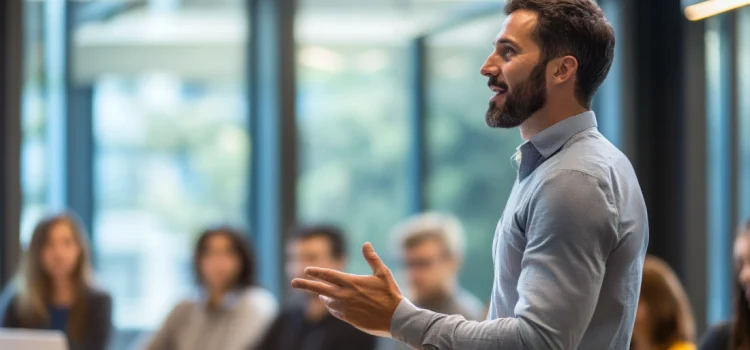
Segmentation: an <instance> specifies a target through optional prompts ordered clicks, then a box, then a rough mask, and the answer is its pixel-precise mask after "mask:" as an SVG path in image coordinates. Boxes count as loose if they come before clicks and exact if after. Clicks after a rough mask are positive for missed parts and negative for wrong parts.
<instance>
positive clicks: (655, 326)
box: [631, 256, 695, 350]
mask: <svg viewBox="0 0 750 350" xmlns="http://www.w3.org/2000/svg"><path fill="white" fill-rule="evenodd" d="M694 334H695V321H694V319H693V312H692V310H691V309H690V303H689V302H688V298H687V295H686V294H685V290H684V289H683V288H682V285H681V284H680V281H679V280H678V279H677V276H676V275H675V273H674V271H672V269H671V268H670V267H669V266H668V265H667V264H666V263H665V262H664V261H663V260H661V259H659V258H657V257H654V256H647V257H646V261H645V262H644V264H643V281H642V282H641V296H640V299H639V301H638V310H637V313H636V316H635V327H634V328H633V340H632V345H631V349H634V350H692V349H695V345H694V344H693V343H692V341H693V337H694Z"/></svg>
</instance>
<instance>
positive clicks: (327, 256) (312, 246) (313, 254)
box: [286, 236, 344, 279]
mask: <svg viewBox="0 0 750 350" xmlns="http://www.w3.org/2000/svg"><path fill="white" fill-rule="evenodd" d="M310 266H315V267H322V268H327V269H334V270H339V271H341V270H343V268H344V261H343V259H336V258H335V257H334V256H333V252H332V251H331V243H330V240H329V239H328V238H326V237H318V236H313V237H310V238H304V239H295V240H293V241H291V242H289V244H287V247H286V274H287V277H289V279H294V278H301V277H305V276H304V275H305V268H307V267H310Z"/></svg>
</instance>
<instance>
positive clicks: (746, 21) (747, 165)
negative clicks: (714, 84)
mask: <svg viewBox="0 0 750 350" xmlns="http://www.w3.org/2000/svg"><path fill="white" fill-rule="evenodd" d="M737 15H738V16H739V18H738V19H737V23H738V25H739V28H738V32H737V39H738V45H739V47H738V48H737V52H738V53H739V57H738V58H737V62H738V64H737V68H738V69H739V72H738V73H739V91H738V92H737V96H743V97H744V96H750V66H748V65H747V62H750V7H745V8H743V9H741V10H739V11H738V13H737ZM743 97H740V98H739V103H740V106H739V133H738V135H739V146H740V151H739V155H740V164H739V168H740V177H739V178H740V219H741V220H750V137H749V135H750V99H747V98H743Z"/></svg>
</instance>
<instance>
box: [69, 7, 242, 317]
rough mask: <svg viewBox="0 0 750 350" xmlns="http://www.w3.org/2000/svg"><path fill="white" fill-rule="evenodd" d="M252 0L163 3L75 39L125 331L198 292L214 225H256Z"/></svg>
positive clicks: (103, 265) (104, 267)
mask: <svg viewBox="0 0 750 350" xmlns="http://www.w3.org/2000/svg"><path fill="white" fill-rule="evenodd" d="M245 13H246V11H245V10H244V8H243V5H242V2H239V1H235V2H227V1H189V2H175V1H151V2H149V3H148V4H147V5H145V6H142V7H134V8H132V9H130V10H128V11H126V12H124V13H120V14H118V15H117V16H114V17H113V18H111V19H109V20H106V21H98V22H90V23H86V24H84V25H83V26H81V27H79V28H77V29H76V31H75V33H74V45H73V49H74V54H73V57H74V62H73V67H74V71H75V73H76V74H75V76H74V77H73V84H74V85H75V87H76V88H83V89H91V91H92V98H91V101H90V102H91V104H92V109H91V110H92V116H91V118H93V125H94V127H93V129H94V145H95V149H94V163H93V166H94V169H93V171H94V178H95V183H94V184H93V187H94V188H93V190H94V194H95V215H94V218H93V222H94V224H93V228H92V235H93V241H94V252H95V261H96V270H97V275H98V276H99V278H100V280H101V282H102V284H103V285H104V287H105V288H107V289H108V290H109V291H110V292H111V293H112V295H113V300H114V323H115V326H117V327H118V328H119V329H152V328H153V327H155V326H157V325H158V324H159V323H160V322H161V321H162V319H163V317H164V316H165V315H166V313H167V312H168V311H169V310H170V309H171V308H172V307H173V306H174V305H175V304H176V303H177V302H178V301H179V300H180V299H182V298H184V297H187V296H188V295H189V294H191V293H192V292H193V291H194V288H193V287H194V284H193V273H192V265H191V259H192V253H193V245H194V242H195V240H196V236H197V235H198V234H199V233H200V232H201V230H203V229H204V228H206V227H207V226H212V225H218V224H230V225H234V226H238V227H240V228H243V229H244V228H246V227H247V222H246V216H247V215H246V212H245V201H246V200H247V198H248V197H249V193H248V191H249V189H248V183H249V181H248V176H249V157H250V150H249V145H250V142H249V135H248V127H247V99H246V94H245V88H244V86H245V79H244V76H245V73H244V66H245V64H246V62H245V54H244V53H245V40H246V31H247V30H246V28H247V21H246V18H245V17H246V16H245Z"/></svg>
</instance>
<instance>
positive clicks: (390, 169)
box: [296, 1, 409, 273]
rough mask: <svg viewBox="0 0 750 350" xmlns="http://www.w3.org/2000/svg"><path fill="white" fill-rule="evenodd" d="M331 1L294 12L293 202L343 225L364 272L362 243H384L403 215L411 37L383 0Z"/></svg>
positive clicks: (354, 264)
mask: <svg viewBox="0 0 750 350" xmlns="http://www.w3.org/2000/svg"><path fill="white" fill-rule="evenodd" d="M329 3H330V2H327V3H326V2H316V1H301V5H300V10H299V13H298V15H297V24H296V26H297V29H296V30H297V34H296V36H297V43H298V49H297V67H296V69H297V121H298V136H299V178H298V199H297V206H298V213H299V218H300V221H302V222H321V221H325V222H331V223H334V224H338V225H341V226H342V227H343V228H344V229H345V230H346V232H347V234H348V241H349V253H350V255H351V259H350V260H349V262H350V268H351V270H352V271H355V272H357V273H367V272H368V266H367V263H366V262H365V261H364V259H363V258H362V257H361V254H360V253H359V252H360V247H361V245H362V244H363V243H364V242H365V241H371V242H372V243H373V245H374V246H375V248H376V249H381V250H383V249H384V248H390V246H388V245H387V242H388V241H389V239H388V232H389V230H390V229H391V226H392V225H394V224H395V223H396V222H397V221H398V220H400V219H401V218H402V217H403V216H404V215H406V214H407V213H406V203H407V198H406V193H407V191H406V186H407V183H406V179H407V177H406V157H407V136H408V130H407V126H408V116H407V113H408V105H407V96H408V93H407V91H406V87H407V84H408V81H407V80H406V79H407V78H406V77H407V72H406V69H407V67H406V63H407V62H408V60H407V56H406V55H407V44H408V39H409V36H408V35H407V34H406V33H404V32H400V31H399V30H398V29H399V27H400V28H401V29H403V25H404V24H405V22H404V21H403V20H402V19H401V18H400V17H399V16H400V13H399V12H398V11H394V8H393V6H391V5H389V4H382V5H376V4H375V3H371V4H370V6H369V8H370V11H363V10H362V9H361V7H360V8H357V7H353V6H352V5H351V4H349V5H347V3H346V2H340V3H339V5H340V6H333V4H329ZM333 19H336V20H333ZM339 19H341V20H339ZM382 255H383V257H384V258H385V259H386V260H388V259H389V258H391V257H389V256H388V254H382Z"/></svg>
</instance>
